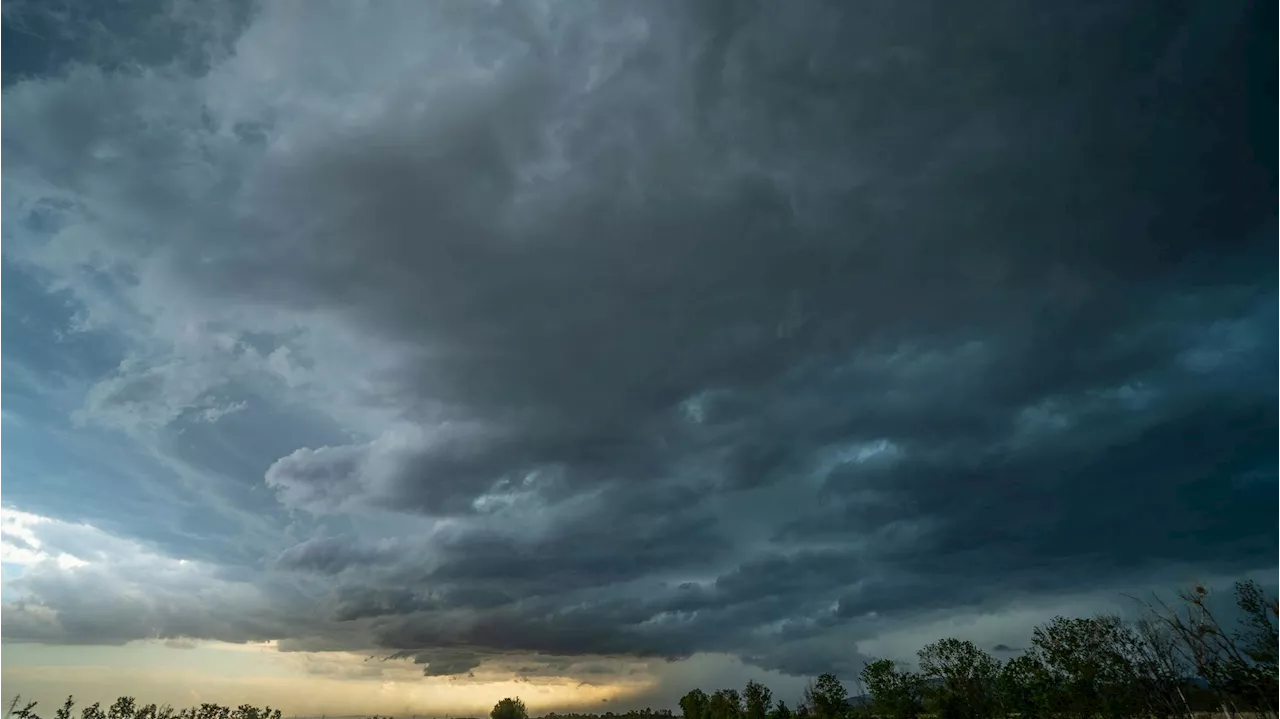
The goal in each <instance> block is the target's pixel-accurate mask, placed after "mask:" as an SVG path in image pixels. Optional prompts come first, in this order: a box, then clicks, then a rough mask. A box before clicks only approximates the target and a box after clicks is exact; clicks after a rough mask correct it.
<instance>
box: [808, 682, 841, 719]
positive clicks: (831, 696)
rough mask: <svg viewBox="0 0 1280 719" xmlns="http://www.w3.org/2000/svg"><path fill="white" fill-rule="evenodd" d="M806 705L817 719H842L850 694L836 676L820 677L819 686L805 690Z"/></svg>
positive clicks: (815, 685)
mask: <svg viewBox="0 0 1280 719" xmlns="http://www.w3.org/2000/svg"><path fill="white" fill-rule="evenodd" d="M804 693H805V703H806V704H808V705H809V708H810V711H812V712H813V716H814V718H815V719H841V717H843V716H844V713H845V707H846V705H847V703H848V693H847V692H845V689H844V685H843V684H841V683H840V680H839V679H837V678H836V675H834V674H831V673H827V674H823V675H821V676H819V677H818V682H817V684H814V685H813V686H810V687H808V688H806V689H805V692H804Z"/></svg>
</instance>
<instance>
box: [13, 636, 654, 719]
mask: <svg viewBox="0 0 1280 719" xmlns="http://www.w3.org/2000/svg"><path fill="white" fill-rule="evenodd" d="M5 654H6V655H7V656H6V657H5V659H6V660H8V661H5V662H3V664H0V674H2V677H3V678H2V681H0V684H3V687H4V696H5V698H6V699H8V698H11V697H12V696H13V695H14V694H18V693H20V694H22V695H23V696H24V697H26V698H29V699H34V700H37V701H39V702H40V706H42V707H52V706H56V705H58V704H60V703H61V702H62V700H63V699H64V698H65V697H66V695H67V694H68V693H70V694H73V695H75V696H76V698H77V703H78V704H79V705H80V706H83V705H86V704H91V703H93V702H95V701H96V702H101V703H102V704H104V705H106V704H109V703H110V702H111V701H113V700H114V699H115V698H116V697H118V696H125V695H129V696H134V697H136V698H137V699H138V700H139V701H141V702H148V703H149V702H155V703H157V704H165V703H168V704H172V705H173V706H175V707H179V706H191V705H197V704H200V703H203V702H213V703H219V704H225V705H230V706H235V705H238V704H243V703H248V704H254V705H258V706H261V705H271V706H273V707H277V708H280V709H281V710H282V711H283V712H284V714H285V716H319V715H330V716H333V715H369V714H389V715H394V716H413V715H420V716H446V715H452V716H459V715H462V716H484V715H487V714H488V712H489V710H490V709H491V708H492V707H493V704H494V703H495V702H496V701H498V700H499V699H501V698H503V697H508V696H519V697H520V698H521V699H523V700H524V702H525V703H526V704H527V705H528V706H529V707H530V709H531V710H532V711H535V712H537V713H544V712H547V711H571V710H593V711H598V710H599V709H600V707H601V706H602V705H604V704H606V703H613V702H618V701H625V700H626V698H627V697H630V696H634V695H636V694H639V693H642V692H644V691H646V690H648V689H651V688H652V687H653V685H654V682H653V680H652V678H651V677H648V676H645V675H643V674H639V675H636V674H631V675H628V677H627V679H626V680H625V681H615V682H611V683H605V684H584V683H583V682H582V681H581V680H579V679H577V678H573V677H563V676H546V677H530V678H517V677H516V676H515V675H514V674H512V673H511V672H510V671H507V670H504V669H502V668H496V667H495V668H492V669H490V668H487V667H485V666H483V665H482V666H481V667H478V668H477V669H476V670H475V671H474V672H472V673H471V674H470V675H461V676H450V677H431V676H424V675H423V673H422V667H421V666H418V665H414V664H413V663H411V662H407V661H397V660H389V661H380V660H378V659H369V658H368V657H362V656H360V655H357V654H352V653H348V652H280V651H278V649H277V647H276V645H275V643H274V642H265V643H250V644H229V643H224V642H189V643H183V642H161V641H149V642H134V643H131V644H128V645H125V646H120V647H68V646H39V645H10V646H8V647H6V649H5ZM371 662H372V664H371Z"/></svg>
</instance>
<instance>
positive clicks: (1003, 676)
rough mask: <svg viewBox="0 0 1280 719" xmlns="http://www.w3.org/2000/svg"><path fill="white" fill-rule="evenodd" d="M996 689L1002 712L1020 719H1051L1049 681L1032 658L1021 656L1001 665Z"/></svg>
mask: <svg viewBox="0 0 1280 719" xmlns="http://www.w3.org/2000/svg"><path fill="white" fill-rule="evenodd" d="M997 686H998V688H999V692H1000V701H1001V704H1002V705H1003V707H1004V709H1005V710H1006V711H1010V712H1014V713H1015V714H1017V715H1018V716H1019V717H1020V718H1021V719H1042V718H1044V717H1049V716H1051V715H1052V710H1053V707H1054V698H1055V690H1054V686H1053V679H1052V677H1050V676H1049V671H1048V670H1047V669H1045V667H1044V664H1042V663H1041V662H1040V660H1039V659H1038V658H1037V657H1036V656H1035V655H1034V654H1023V655H1022V656H1019V657H1014V658H1013V659H1010V660H1009V661H1007V662H1005V665H1004V667H1003V668H1002V669H1001V670H1000V678H999V679H998V680H997Z"/></svg>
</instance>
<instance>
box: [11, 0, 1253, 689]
mask: <svg viewBox="0 0 1280 719" xmlns="http://www.w3.org/2000/svg"><path fill="white" fill-rule="evenodd" d="M1260 13H1261V11H1260V10H1258V11H1257V12H1255V13H1254V14H1260ZM163 17H164V18H167V21H174V17H179V18H180V16H175V15H174V13H169V14H166V15H163ZM218 17H220V18H224V19H225V18H231V19H230V20H225V22H228V23H232V25H233V26H235V27H236V28H237V32H238V33H239V34H238V35H235V37H236V39H235V40H234V41H231V40H229V39H225V37H224V35H223V34H219V33H218V32H215V30H218V29H219V28H222V27H223V26H222V25H216V27H215V25H214V24H212V21H211V20H209V19H208V18H207V17H204V16H200V17H195V18H190V19H188V20H187V21H189V22H191V23H193V24H194V26H195V27H200V28H203V34H201V33H197V34H196V35H194V36H193V37H199V38H203V39H202V40H200V43H201V44H199V47H201V48H206V49H205V50H204V51H203V52H202V53H197V55H196V56H197V57H200V58H202V62H189V61H187V60H185V59H183V58H186V57H187V56H186V55H183V54H182V53H181V52H178V51H173V52H177V53H178V54H177V55H176V57H178V61H174V62H173V63H171V64H165V65H162V66H160V65H155V63H157V62H159V61H157V60H155V59H153V58H151V56H149V55H148V56H147V58H146V62H147V63H151V64H152V68H151V69H145V70H144V69H120V68H119V67H117V63H116V61H115V60H113V64H112V65H111V66H110V67H109V68H108V69H107V70H100V69H95V68H94V67H92V66H85V65H74V66H70V67H66V68H64V69H62V70H59V71H57V72H55V73H53V74H47V75H43V76H39V77H35V78H32V79H26V80H22V81H15V80H13V79H9V80H7V82H9V84H8V85H7V87H6V90H5V97H4V99H5V101H6V106H7V115H6V123H5V129H4V151H5V155H6V164H5V180H6V183H5V200H4V212H5V218H6V222H5V225H6V226H5V240H6V244H5V251H6V262H9V263H11V264H12V265H13V266H15V267H20V268H22V271H24V272H27V273H31V274H33V275H35V276H37V277H40V278H42V281H43V282H44V283H45V284H46V285H47V286H48V287H49V288H51V289H54V290H67V291H70V292H71V293H72V295H73V296H74V297H75V298H76V301H77V302H78V303H80V305H81V306H82V307H83V308H84V310H83V317H84V323H85V324H86V327H87V328H88V329H87V330H86V331H95V332H99V331H100V332H108V333H112V334H113V335H114V336H118V337H120V338H122V339H121V340H120V341H121V343H122V344H123V345H124V346H126V347H128V348H129V349H128V350H126V352H127V355H128V358H129V359H123V360H122V361H121V362H120V364H119V366H118V367H117V368H116V369H115V370H114V371H113V373H112V374H111V375H110V376H108V377H102V378H97V379H99V380H100V381H99V382H98V384H97V385H96V386H95V387H94V388H93V390H91V391H90V392H89V393H88V395H87V398H86V403H85V407H84V409H83V411H82V414H83V416H84V417H85V421H86V422H89V423H93V422H99V423H102V422H106V423H108V424H112V426H114V427H116V428H117V429H119V430H120V431H125V432H131V433H132V436H133V437H134V438H135V440H136V441H140V442H148V443H157V444H156V446H160V447H164V448H168V449H167V450H166V451H176V450H173V449H172V448H173V447H175V446H185V445H177V444H174V442H176V440H174V439H173V438H174V437H175V436H177V433H179V432H186V433H187V434H185V435H183V436H184V437H195V438H196V439H191V440H189V441H190V442H197V443H198V442H202V441H203V442H209V443H210V444H209V445H208V446H210V447H214V446H217V447H234V448H235V449H226V450H218V451H219V452H223V453H224V454H225V453H233V452H240V453H243V454H244V456H245V460H244V462H243V464H244V466H248V467H260V468H261V470H259V471H256V472H249V471H234V472H233V471H229V470H225V469H219V470H218V471H219V472H221V473H223V474H224V475H226V476H227V477H229V478H228V479H227V481H226V482H225V483H222V484H219V483H210V484H208V485H207V486H206V485H200V486H202V487H205V489H203V490H201V491H204V492H207V493H208V494H209V495H211V496H212V495H217V496H227V497H232V498H233V499H229V500H227V501H228V502H229V503H230V506H232V507H234V508H235V509H236V511H237V512H238V513H240V514H234V515H232V516H236V517H240V516H241V514H244V513H247V514H249V515H256V516H269V517H278V516H281V515H280V514H279V513H280V512H281V510H282V509H283V510H288V511H289V512H290V515H289V516H290V517H291V519H290V520H289V522H288V524H287V526H281V527H280V528H279V529H278V532H277V533H276V534H275V535H274V537H273V539H272V540H271V542H270V543H271V546H270V547H266V548H264V553H263V554H262V556H261V557H260V560H259V561H257V562H232V561H230V560H228V562H227V565H226V567H224V568H222V569H220V570H219V571H221V572H224V573H225V577H226V578H227V579H226V581H227V582H230V583H231V586H235V587H242V588H243V589H244V591H245V592H249V593H250V594H251V595H252V596H253V597H257V598H259V599H261V600H262V601H263V602H266V599H268V598H269V599H271V602H270V603H269V604H270V606H272V607H275V609H272V610H270V611H267V610H265V609H263V607H264V606H267V605H266V604H263V605H259V604H258V599H254V600H253V601H249V600H248V599H244V598H242V597H238V598H233V599H228V598H222V599H219V598H216V597H215V598H214V599H210V600H207V601H211V602H227V605H226V607H214V606H211V605H210V606H202V605H201V601H202V600H195V599H193V600H191V602H190V606H189V608H187V609H186V610H184V611H186V612H187V613H184V614H182V615H181V616H153V617H152V620H153V623H152V624H150V625H149V626H146V627H137V628H133V629H131V627H133V624H131V623H130V622H126V621H121V618H122V617H125V616H138V615H137V614H136V613H134V614H130V612H135V610H132V609H128V608H124V609H121V612H122V614H121V615H120V616H112V617H105V616H98V615H97V614H95V613H92V612H89V611H88V609H87V608H86V606H84V605H82V604H80V603H77V602H75V601H73V599H72V598H71V595H72V594H73V592H72V590H71V589H69V588H67V586H66V585H65V582H72V581H80V582H84V581H87V580H86V579H85V578H84V577H80V578H79V579H74V580H73V579H62V580H59V581H62V582H64V583H63V584H58V583H56V582H52V581H50V582H43V581H41V580H38V579H37V578H36V577H32V578H30V581H29V582H28V585H27V587H28V588H27V591H28V592H29V598H28V599H24V601H25V602H27V604H25V605H21V606H19V605H10V604H6V606H5V612H6V616H5V622H6V640H9V639H23V638H28V639H34V640H43V641H54V640H59V638H62V639H65V640H74V641H119V640H124V639H127V638H130V637H133V636H152V635H156V634H159V635H162V636H179V635H182V636H214V637H217V638H224V639H232V640H244V639H249V638H260V639H268V638H273V639H282V640H284V642H283V643H282V646H284V647H286V648H289V647H292V648H300V649H306V648H311V649H316V648H359V649H368V650H377V651H383V652H386V653H401V655H402V656H404V657H413V658H414V661H417V662H419V663H422V664H424V665H426V671H427V673H429V674H453V673H464V672H466V671H469V670H471V669H473V668H475V667H476V666H478V665H479V662H481V661H482V660H483V659H484V658H485V657H489V656H494V655H502V654H504V653H515V654H521V653H523V654H539V655H556V656H581V655H596V654H600V655H640V656H655V657H679V656H687V655H690V654H693V653H697V652H707V651H712V652H726V653H731V654H735V655H738V656H741V657H743V658H745V659H747V660H748V661H751V662H753V663H755V664H757V665H759V666H763V667H767V668H772V669H780V670H783V671H788V672H795V673H804V672H815V671H820V670H822V669H823V668H825V667H829V666H832V665H842V664H843V663H846V662H851V661H852V658H851V657H850V656H849V655H850V654H851V653H852V652H851V651H850V650H849V649H848V646H847V645H846V646H843V647H842V646H837V645H836V644H837V642H836V641H834V640H830V641H828V640H827V638H832V637H853V638H857V637H865V636H869V635H870V634H871V633H874V632H875V631H878V630H880V629H882V628H883V626H884V625H883V622H884V621H887V620H886V619H885V617H887V616H888V617H895V618H896V619H895V620H894V621H899V620H900V621H904V622H907V621H910V618H911V617H912V616H915V615H918V614H921V613H926V612H930V611H934V610H945V609H948V608H959V607H975V606H991V605H993V604H995V605H998V604H999V603H1000V602H1001V601H1003V600H1004V599H1007V598H1010V597H1015V596H1028V595H1035V596H1056V595H1064V594H1068V593H1071V592H1076V591H1080V590H1081V589H1082V588H1088V587H1093V586H1111V585H1114V584H1116V583H1121V582H1124V581H1131V580H1132V581H1138V580H1137V579H1135V578H1141V581H1148V580H1150V581H1161V580H1162V579H1163V578H1165V577H1168V576H1174V573H1175V569H1174V568H1183V567H1188V566H1190V567H1193V568H1196V570H1197V571H1207V572H1214V573H1230V572H1235V571H1241V572H1243V571H1248V570H1253V569H1257V568H1260V567H1270V566H1273V564H1274V561H1275V555H1274V548H1275V545H1276V540H1277V534H1276V530H1275V529H1273V527H1272V525H1271V521H1272V515H1271V514H1270V508H1271V507H1272V506H1274V505H1272V504H1271V502H1272V501H1274V498H1275V492H1274V490H1275V480H1276V463H1275V443H1274V442H1275V437H1276V435H1277V423H1276V400H1277V394H1276V383H1275V374H1274V368H1275V367H1276V362H1277V354H1276V329H1275V328H1276V324H1277V317H1276V309H1275V308H1276V285H1275V274H1274V267H1275V260H1276V256H1275V244H1274V238H1275V231H1276V224H1275V214H1274V213H1275V210H1274V197H1275V190H1276V185H1275V168H1274V165H1273V164H1272V162H1273V160H1272V159H1271V158H1273V157H1274V156H1275V153H1274V152H1273V151H1269V150H1268V149H1267V148H1270V145H1264V144H1263V143H1264V139H1265V141H1266V142H1270V138H1271V137H1273V135H1272V128H1274V126H1275V125H1274V122H1272V119H1273V116H1272V115H1270V114H1269V113H1272V112H1273V108H1274V107H1275V104H1274V102H1273V99H1274V97H1273V95H1272V94H1270V93H1272V92H1273V90H1272V89H1271V88H1274V87H1275V84H1274V83H1271V82H1269V80H1268V78H1259V77H1257V73H1258V72H1259V71H1258V70H1257V69H1256V67H1255V65H1256V64H1255V63H1251V62H1248V58H1249V57H1253V55H1254V54H1257V55H1259V56H1261V55H1265V54H1266V53H1264V52H1262V51H1261V50H1259V49H1258V48H1259V47H1261V46H1264V45H1265V43H1263V41H1262V40H1261V39H1259V38H1260V37H1261V36H1260V35H1259V34H1258V33H1260V32H1261V31H1258V30H1255V29H1253V24H1254V21H1255V20H1256V18H1253V17H1251V16H1250V13H1249V12H1246V11H1245V9H1244V6H1243V5H1242V6H1234V5H1233V6H1231V7H1224V6H1222V5H1221V4H1218V3H1199V4H1196V3H1181V4H1177V3H1174V4H1171V3H1145V4H1144V3H1139V2H1130V3H1112V2H1108V3H1069V4H1060V5H1052V6H1048V5H1043V4H1042V5H1039V6H1036V7H1032V6H1030V5H1024V4H1017V3H997V4H995V5H992V6H990V7H987V8H984V11H983V12H982V13H974V12H972V11H969V12H966V11H964V10H962V9H961V8H959V7H956V6H954V4H948V3H927V4H916V5H911V6H904V5H903V4H901V3H877V2H867V3H860V4H853V5H850V4H848V3H817V2H801V3H780V4H756V3H730V2H698V3H683V4H678V5H677V4H641V3H608V4H605V3H601V4H594V3H550V4H547V5H546V6H543V5H535V4H513V5H504V4H493V5H482V4H467V5H443V4H442V5H436V4H417V3H406V4H391V3H388V4H380V5H377V6H374V7H373V8H371V9H369V10H368V11H367V12H366V11H357V10H355V9H354V7H353V6H341V5H324V4H311V5H307V6H305V9H304V7H303V6H299V5H290V4H283V3H282V4H269V5H265V6H263V7H260V8H256V9H255V10H254V12H252V13H249V14H248V15H245V16H244V19H243V22H242V23H240V21H238V20H235V18H239V17H240V16H239V15H237V14H236V13H234V12H228V13H225V14H222V15H218ZM6 22H8V20H6ZM237 23H240V24H237ZM219 32H221V31H220V30H219ZM218 38H224V39H222V40H219V39H218ZM219 43H223V44H221V45H220V44H219ZM113 47H114V46H113ZM119 47H122V48H124V47H129V46H127V45H121V46H119ZM148 47H150V46H148ZM188 51H189V49H184V50H183V52H188ZM120 52H123V50H120ZM148 52H161V51H159V50H154V48H152V49H150V50H148ZM1268 52H1269V50H1268ZM1251 53H1252V54H1251ZM166 57H168V56H166ZM1267 57H1270V55H1267ZM89 60H92V58H89ZM6 61H7V60H6ZM141 61H142V60H140V62H141ZM166 62H167V60H166ZM1268 62H1269V61H1268ZM36 64H38V65H40V68H41V70H42V71H44V72H49V69H48V65H49V63H48V62H47V61H43V62H42V63H36ZM125 65H127V63H125ZM1266 67H1273V66H1272V65H1269V64H1268V65H1266ZM1263 87H1265V88H1268V89H1266V90H1265V91H1264V90H1263V89H1262V88H1263ZM6 299H8V298H7V297H6ZM268 412H273V413H275V414H271V415H269V416H270V417H295V416H301V415H302V414H303V413H305V412H312V413H314V414H317V415H319V416H322V417H323V418H324V419H325V421H326V422H332V424H333V425H334V426H335V427H337V428H339V431H336V432H329V433H321V432H319V431H318V430H317V431H314V433H313V434H312V435H309V436H314V437H315V438H316V439H314V440H302V441H300V442H298V443H297V444H295V445H293V446H292V448H291V449H288V450H285V451H282V452H281V451H277V452H276V453H274V454H269V453H267V450H265V449H261V450H260V449H258V448H260V447H263V440H261V439H259V438H257V437H258V436H259V435H261V434H263V428H265V427H269V426H275V425H271V424H268V423H267V420H261V419H256V418H262V417H267V416H268V415H267V413H268ZM140 417H141V418H142V419H139V418H140ZM255 421H257V422H259V424H256V425H255V424H254V422H255ZM272 421H275V420H272ZM214 423H216V427H226V428H228V429H217V428H215V425H214ZM300 431H301V430H298V432H300ZM218 432H222V433H225V434H216V433H218ZM237 432H238V433H239V434H237ZM286 432H294V430H289V429H286V428H283V427H278V428H277V433H276V436H284V435H285V433H286ZM268 433H271V432H270V430H268ZM295 433H296V432H295ZM290 436H292V435H290ZM341 437H345V438H346V439H342V438H341ZM211 438H217V439H218V440H219V444H216V445H215V444H213V439H211ZM228 438H230V439H228ZM182 451H183V452H186V453H187V454H186V455H184V457H185V458H186V459H184V461H188V460H189V457H190V456H193V453H194V452H195V450H193V449H183V450H182ZM211 451H212V450H208V451H206V454H208V453H209V452H211ZM224 485H225V486H224ZM246 485H247V486H246ZM277 503H278V504H277ZM228 511H230V510H228ZM236 521H249V520H245V519H243V518H241V519H238V520H236ZM271 521H276V520H274V519H273V520H271ZM281 522H282V525H283V520H281ZM215 564H216V562H215ZM1176 571H1182V570H1181V569H1177V570H1176ZM1179 576H1180V575H1179ZM94 581H97V579H95V580H94ZM104 581H105V580H104ZM64 590H65V591H64ZM250 590H251V591H250ZM33 606H44V607H49V608H52V609H54V610H56V612H57V615H56V616H57V619H56V620H50V619H48V617H47V616H46V615H44V614H39V615H38V616H37V615H36V614H33V613H32V612H34V610H32V609H31V607H33ZM181 606H183V607H187V606H188V605H186V604H184V605H181ZM227 607H236V608H237V611H243V612H265V613H263V614H257V615H252V616H249V615H246V616H241V617H239V618H237V620H236V621H235V622H234V623H229V621H228V620H224V619H222V618H217V619H215V618H214V617H215V615H216V614H217V613H218V612H219V611H224V610H226V608H227ZM24 612H25V614H24ZM33 617H35V618H33ZM36 619H39V620H40V621H39V622H37V621H36ZM100 620H101V621H100ZM106 620H109V621H106ZM48 621H56V622H58V623H60V629H58V630H57V631H52V630H48V628H47V626H46V625H47V622H48ZM41 622H44V623H41ZM41 627H44V628H43V629H42V628H41ZM121 632H123V633H124V634H121Z"/></svg>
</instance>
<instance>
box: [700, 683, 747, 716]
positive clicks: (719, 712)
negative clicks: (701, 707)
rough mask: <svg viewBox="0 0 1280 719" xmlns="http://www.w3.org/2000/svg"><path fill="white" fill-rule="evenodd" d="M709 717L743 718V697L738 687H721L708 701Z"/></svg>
mask: <svg viewBox="0 0 1280 719" xmlns="http://www.w3.org/2000/svg"><path fill="white" fill-rule="evenodd" d="M707 716H708V719H742V697H741V696H739V695H738V690H737V689H720V690H718V691H716V693H714V694H712V695H711V700H710V701H709V702H707Z"/></svg>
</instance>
